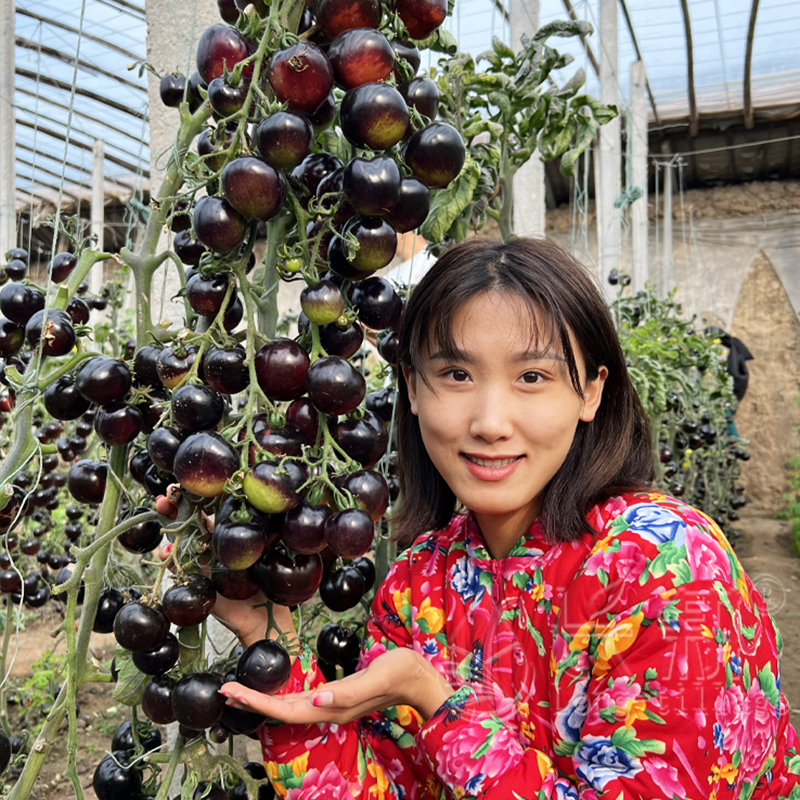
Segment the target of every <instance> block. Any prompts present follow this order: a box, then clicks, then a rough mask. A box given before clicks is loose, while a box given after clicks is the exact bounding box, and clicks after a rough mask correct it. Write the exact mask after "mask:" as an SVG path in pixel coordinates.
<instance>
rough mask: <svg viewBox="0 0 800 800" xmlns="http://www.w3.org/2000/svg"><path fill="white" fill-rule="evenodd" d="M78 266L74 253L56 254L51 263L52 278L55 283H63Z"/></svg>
mask: <svg viewBox="0 0 800 800" xmlns="http://www.w3.org/2000/svg"><path fill="white" fill-rule="evenodd" d="M77 265H78V259H77V258H76V257H75V254H74V253H56V254H55V256H53V260H52V261H51V262H50V277H51V278H52V280H53V283H63V282H64V281H65V280H66V279H67V278H68V277H69V276H70V273H71V272H72V270H73V269H75V267H76V266H77Z"/></svg>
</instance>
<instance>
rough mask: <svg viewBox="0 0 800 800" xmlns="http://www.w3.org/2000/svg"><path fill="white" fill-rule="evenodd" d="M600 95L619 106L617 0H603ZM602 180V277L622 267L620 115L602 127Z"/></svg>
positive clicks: (599, 234)
mask: <svg viewBox="0 0 800 800" xmlns="http://www.w3.org/2000/svg"><path fill="white" fill-rule="evenodd" d="M600 99H601V100H602V102H603V103H607V104H609V105H614V106H617V108H619V101H620V97H619V55H618V28H617V0H600ZM599 138H600V184H599V187H598V189H597V190H596V196H597V208H598V214H597V219H598V230H597V239H598V248H597V249H598V255H599V258H598V266H599V275H598V276H597V277H598V280H599V281H600V285H601V286H605V285H606V282H605V278H606V276H607V275H608V273H609V272H610V271H611V270H612V269H619V264H620V239H621V234H622V225H621V221H620V215H619V210H618V209H616V208H614V201H615V200H616V199H617V198H618V197H619V196H620V193H621V190H622V189H621V187H622V183H621V144H620V118H619V117H616V118H615V119H613V120H611V122H609V123H608V124H606V125H603V126H602V127H601V128H600V137H599Z"/></svg>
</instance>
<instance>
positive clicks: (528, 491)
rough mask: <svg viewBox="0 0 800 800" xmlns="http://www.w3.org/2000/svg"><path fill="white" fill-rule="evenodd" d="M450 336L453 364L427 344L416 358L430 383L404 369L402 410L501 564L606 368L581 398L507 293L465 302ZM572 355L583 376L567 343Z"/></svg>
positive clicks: (557, 356)
mask: <svg viewBox="0 0 800 800" xmlns="http://www.w3.org/2000/svg"><path fill="white" fill-rule="evenodd" d="M540 327H542V326H541V325H540ZM546 333H547V331H546V330H545V334H546ZM541 338H542V339H547V338H549V337H547V336H546V335H545V336H542V337H541ZM453 339H454V342H455V344H456V349H457V352H458V357H457V358H456V359H455V360H451V359H448V358H445V357H444V355H443V354H442V353H441V352H436V350H437V348H436V346H435V345H434V346H433V347H432V348H431V351H430V352H428V353H426V354H425V355H424V358H423V360H422V371H423V372H424V374H425V377H426V378H427V381H428V383H430V386H428V385H426V382H425V381H423V380H422V379H421V377H420V376H418V375H417V374H415V373H413V372H412V373H408V372H407V373H406V379H407V383H408V393H409V400H410V404H411V411H412V412H413V413H414V414H416V415H417V416H418V418H419V425H420V430H421V432H422V439H423V441H424V443H425V447H426V449H427V451H428V454H429V455H430V457H431V460H432V461H433V463H434V465H435V466H436V468H437V469H438V470H439V472H440V473H441V475H442V477H443V478H444V479H445V481H446V482H447V484H448V485H449V486H450V488H451V489H452V490H453V492H454V494H455V495H456V497H457V498H458V499H459V501H460V502H461V503H462V504H463V505H464V506H466V507H467V508H469V509H470V510H472V511H473V512H474V514H475V517H476V520H477V522H478V524H479V525H480V527H481V531H482V533H483V535H484V538H485V540H486V543H487V545H488V546H489V549H490V551H491V552H492V555H493V556H494V557H495V558H501V557H503V556H504V555H507V553H508V552H509V551H510V549H511V547H512V546H513V545H514V543H515V542H516V541H517V540H518V539H519V537H520V536H521V535H522V534H523V533H524V532H525V530H526V529H527V528H528V527H529V526H530V524H531V523H532V522H533V521H534V520H535V519H536V517H537V515H538V513H539V500H540V497H541V493H542V490H543V489H544V488H545V486H547V484H548V483H549V482H550V479H551V478H552V477H553V476H554V475H555V474H556V472H557V471H558V469H559V467H560V466H561V464H562V463H563V461H564V459H565V458H566V456H567V452H568V451H569V448H570V445H571V444H572V440H573V437H574V436H575V430H576V428H577V426H578V421H579V420H583V421H584V422H590V421H591V420H592V419H594V415H595V412H596V411H597V408H598V406H599V405H600V399H601V396H602V392H603V384H604V382H605V378H606V375H607V370H606V368H605V367H602V368H601V369H600V374H599V375H598V377H597V379H595V380H594V381H591V382H590V383H588V384H585V391H584V398H583V399H581V397H580V396H579V395H578V394H577V392H576V391H575V389H574V388H573V386H572V383H571V381H570V377H569V372H568V368H567V363H566V360H565V359H564V355H563V353H562V352H561V349H560V347H559V345H558V344H557V343H553V344H552V345H551V348H550V349H549V350H547V351H545V352H535V344H534V343H533V342H532V341H531V325H530V311H529V309H528V306H527V305H526V304H525V303H524V301H523V300H522V299H520V298H519V297H518V296H516V295H514V294H507V293H502V292H489V293H486V294H482V295H478V296H476V297H474V298H472V299H471V300H469V301H468V302H467V303H465V304H464V306H462V307H461V308H460V309H458V311H457V312H456V313H455V314H454V316H453ZM542 346H544V345H542ZM573 350H574V354H575V360H576V365H577V368H578V374H579V375H580V376H581V378H582V380H583V379H584V375H585V371H584V362H583V357H582V354H581V353H580V352H579V351H578V348H577V347H576V346H575V344H574V342H573Z"/></svg>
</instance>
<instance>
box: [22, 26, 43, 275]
mask: <svg viewBox="0 0 800 800" xmlns="http://www.w3.org/2000/svg"><path fill="white" fill-rule="evenodd" d="M36 27H37V29H38V34H39V35H38V42H37V45H36V94H35V96H34V106H33V155H32V157H31V158H32V164H33V166H32V167H31V179H32V180H33V179H35V177H36V155H37V153H38V150H37V148H36V134H37V133H38V132H39V76H40V75H41V74H42V27H43V26H42V23H41V22H40V23H39V24H38V25H37V26H36ZM21 216H22V215H20V218H21ZM20 233H21V231H20ZM17 241H22V237H21V235H19V236H18V238H17ZM32 242H33V194H31V202H30V206H29V208H28V245H27V250H28V258H29V259H31V260H32V258H33V253H32V252H31V248H32Z"/></svg>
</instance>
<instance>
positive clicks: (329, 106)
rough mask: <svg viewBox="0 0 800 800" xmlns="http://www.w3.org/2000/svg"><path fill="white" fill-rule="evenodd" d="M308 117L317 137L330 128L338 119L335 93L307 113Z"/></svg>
mask: <svg viewBox="0 0 800 800" xmlns="http://www.w3.org/2000/svg"><path fill="white" fill-rule="evenodd" d="M306 116H307V117H308V121H309V122H310V123H311V127H312V128H313V129H314V133H315V134H316V135H319V134H320V133H322V132H323V131H325V130H327V129H328V128H330V126H331V125H333V122H334V120H335V119H336V99H335V98H334V96H333V93H332V92H331V93H330V94H329V95H328V96H327V97H326V98H325V99H324V100H323V101H322V102H321V103H320V104H319V105H318V106H317V107H316V108H315V109H314V110H313V111H307V112H306Z"/></svg>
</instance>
